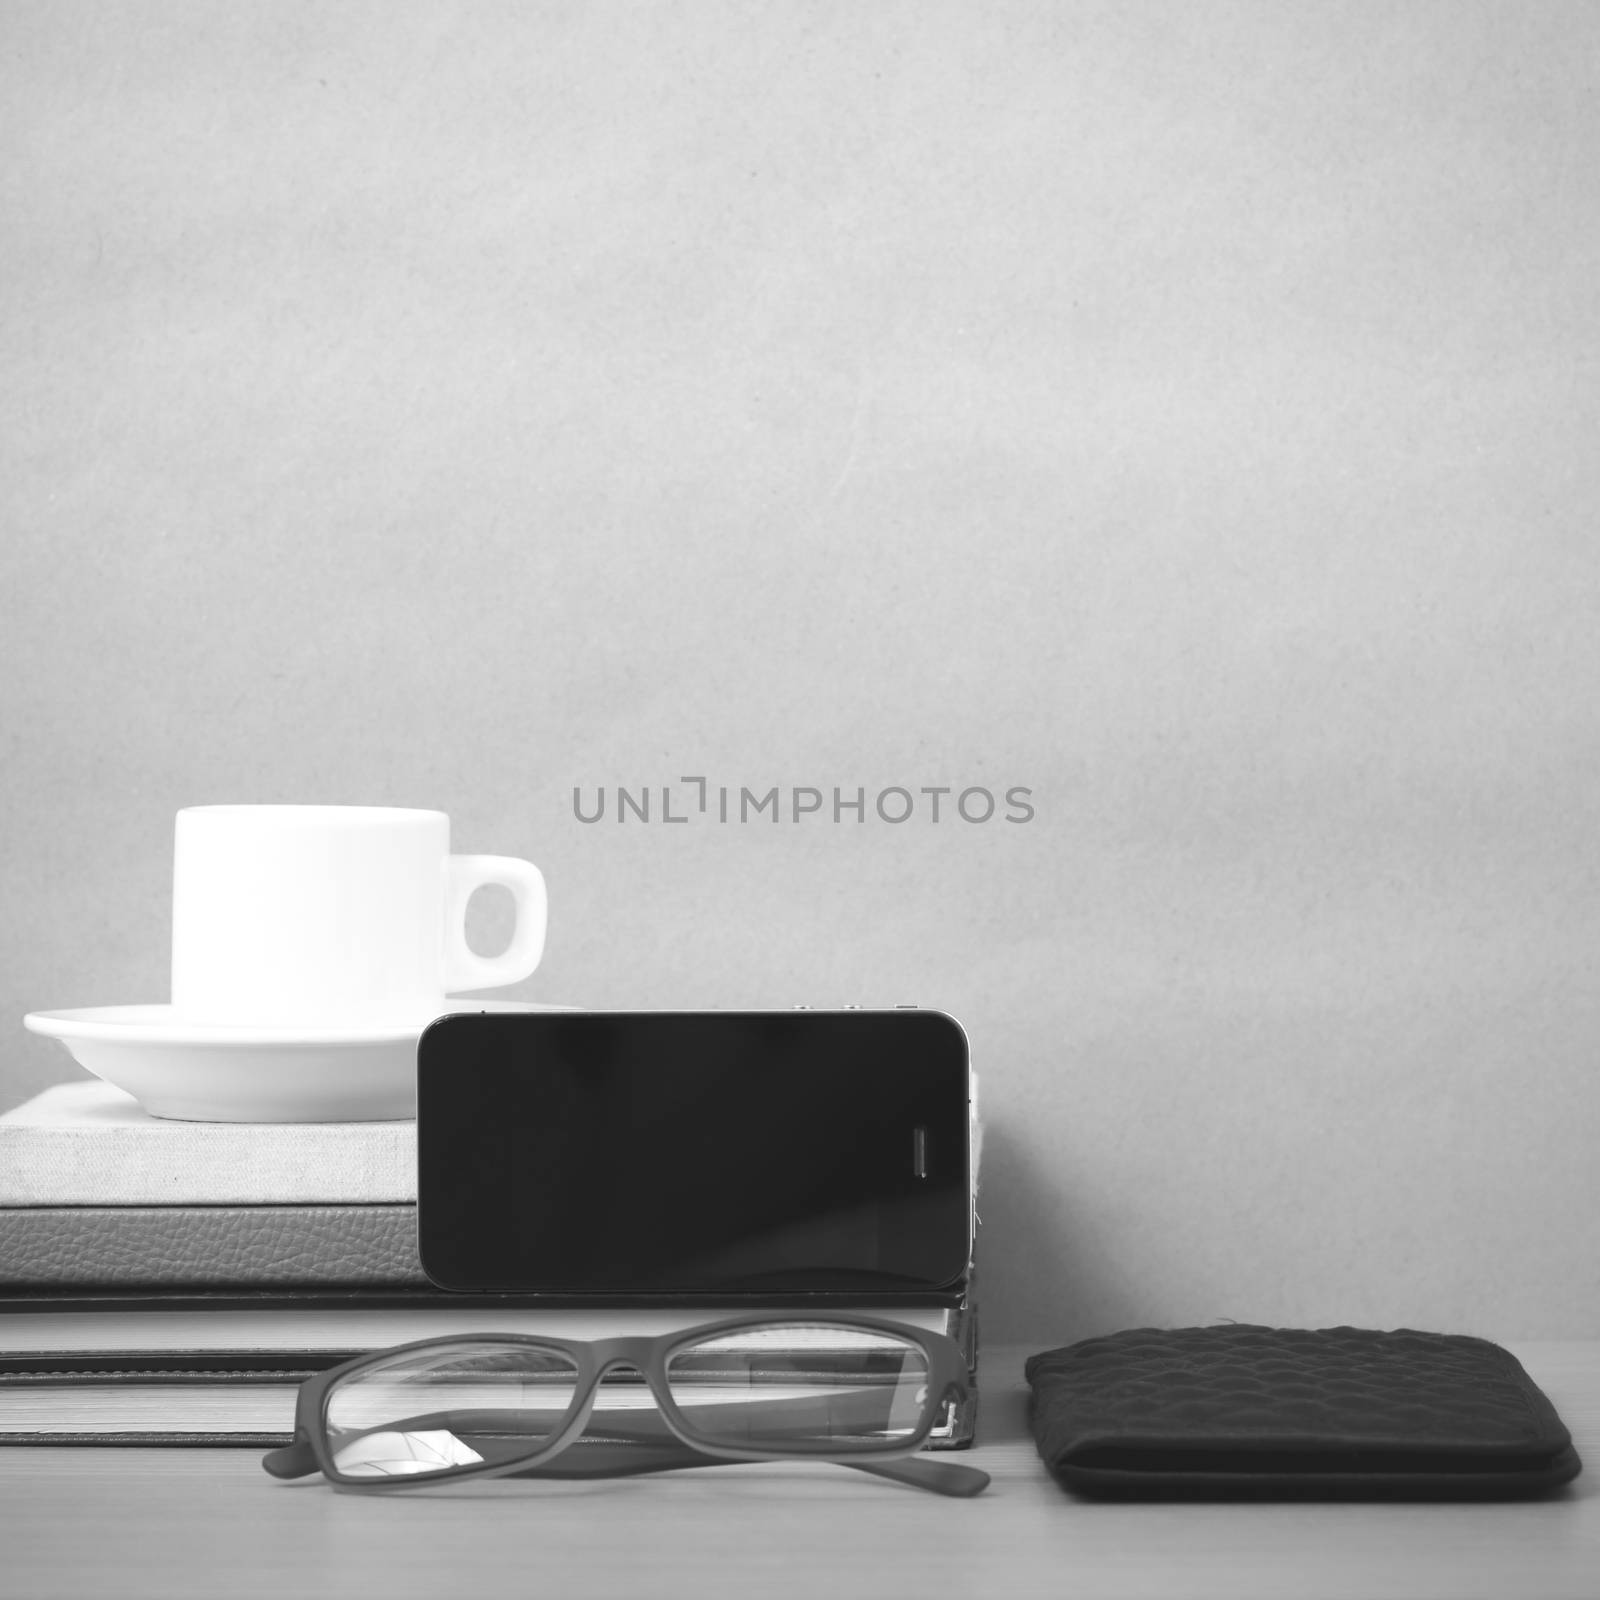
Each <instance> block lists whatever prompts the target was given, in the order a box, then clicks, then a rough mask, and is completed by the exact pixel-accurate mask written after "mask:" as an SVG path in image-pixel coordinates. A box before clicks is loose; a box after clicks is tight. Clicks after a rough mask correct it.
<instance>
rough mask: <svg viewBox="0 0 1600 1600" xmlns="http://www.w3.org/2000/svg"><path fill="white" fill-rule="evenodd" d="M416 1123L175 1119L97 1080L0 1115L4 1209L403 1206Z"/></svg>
mask: <svg viewBox="0 0 1600 1600" xmlns="http://www.w3.org/2000/svg"><path fill="white" fill-rule="evenodd" d="M416 1198H417V1125H416V1123H415V1122H172V1121H168V1120H166V1119H164V1118H161V1117H152V1116H151V1115H150V1114H149V1113H148V1112H146V1111H145V1110H143V1109H142V1108H141V1107H140V1105H139V1103H138V1101H137V1100H135V1099H134V1098H133V1097H132V1096H131V1095H127V1094H124V1093H123V1092H122V1090H120V1089H116V1088H113V1087H112V1086H111V1085H110V1084H109V1083H102V1082H101V1081H100V1080H99V1079H98V1078H90V1079H86V1080H84V1081H82V1082H76V1083H58V1084H56V1085H55V1086H54V1087H53V1088H50V1089H46V1090H44V1091H43V1092H42V1093H40V1094H37V1095H35V1096H34V1097H33V1099H31V1100H29V1101H27V1102H26V1103H25V1104H23V1105H20V1106H18V1107H16V1109H15V1110H12V1111H8V1112H6V1113H5V1114H4V1115H3V1116H0V1206H110V1205H130V1206H174V1205H394V1204H403V1203H406V1202H409V1201H415V1199H416Z"/></svg>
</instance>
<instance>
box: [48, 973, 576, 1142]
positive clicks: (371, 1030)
mask: <svg viewBox="0 0 1600 1600" xmlns="http://www.w3.org/2000/svg"><path fill="white" fill-rule="evenodd" d="M577 1009H579V1008H578V1007H576V1006H546V1005H535V1004H532V1003H530V1002H524V1001H520V1000H446V1001H445V1002H444V1003H443V1006H442V1008H441V1009H440V1012H439V1015H440V1016H446V1015H449V1014H450V1013H451V1012H455V1011H575V1010H577ZM432 1020H433V1018H431V1017H430V1018H427V1019H426V1020H421V1021H418V1020H412V1021H410V1022H395V1023H390V1024H382V1025H380V1024H372V1025H369V1026H360V1027H351V1028H339V1029H333V1028H322V1029H314V1028H246V1027H237V1028H235V1027H228V1026H225V1025H223V1024H220V1023H200V1022H184V1021H182V1020H180V1019H179V1018H178V1017H177V1016H176V1015H175V1014H174V1012H173V1009H172V1007H171V1006H90V1007H85V1008H82V1009H79V1010H75V1011H31V1012H29V1013H28V1015H27V1016H25V1017H24V1018H23V1019H22V1025H23V1026H24V1027H25V1028H28V1029H29V1030H31V1031H32V1032H34V1033H42V1034H44V1035H45V1037H46V1038H50V1039H59V1040H60V1041H61V1043H62V1044H63V1045H65V1046H66V1049H67V1052H68V1054H69V1055H71V1056H72V1058H73V1060H74V1061H76V1062H77V1063H78V1065H79V1066H81V1067H84V1068H86V1069H87V1070H88V1071H90V1072H92V1073H93V1074H94V1075H95V1076H96V1077H97V1078H104V1079H105V1081H106V1082H107V1083H114V1084H115V1085H116V1086H117V1087H118V1088H119V1089H123V1090H126V1091H127V1093H129V1094H131V1095H132V1096H133V1097H134V1099H135V1100H137V1101H138V1102H139V1104H140V1105H142V1106H143V1107H144V1108H145V1110H146V1111H148V1112H149V1113H150V1115H151V1116H153V1117H169V1118H172V1119H174V1120H176V1121H180V1122H386V1121H392V1120H395V1119H398V1118H402V1117H414V1116H415V1115H416V1114H417V1039H418V1037H419V1036H420V1035H421V1033H422V1030H423V1029H424V1028H425V1027H426V1026H427V1025H428V1022H431V1021H432Z"/></svg>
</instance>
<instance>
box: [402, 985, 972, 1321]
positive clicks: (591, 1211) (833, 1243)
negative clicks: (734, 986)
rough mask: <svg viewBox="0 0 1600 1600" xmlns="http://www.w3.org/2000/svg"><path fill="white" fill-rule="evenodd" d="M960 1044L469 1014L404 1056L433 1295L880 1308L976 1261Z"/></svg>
mask: <svg viewBox="0 0 1600 1600" xmlns="http://www.w3.org/2000/svg"><path fill="white" fill-rule="evenodd" d="M968 1096H969V1070H968V1057H967V1044H966V1036H965V1034H963V1032H962V1030H961V1028H960V1025H959V1024H958V1023H956V1022H955V1021H954V1019H952V1018H950V1017H948V1016H946V1015H944V1014H943V1013H942V1012H937V1011H920V1010H916V1011H914V1010H910V1009H904V1010H898V1011H859V1012H858V1011H841V1012H806V1011H795V1012H562V1013H556V1012H547V1013H524V1014H512V1013H488V1012H465V1013H459V1014H456V1015H452V1016H448V1017H444V1018H441V1019H440V1020H439V1021H438V1022H435V1023H434V1024H433V1025H432V1026H431V1027H429V1028H428V1029H427V1030H426V1031H425V1032H424V1033H423V1035H422V1039H421V1041H420V1043H419V1046H418V1051H417V1202H418V1205H417V1212H418V1235H419V1248H420V1252H421V1257H422V1264H423V1269H424V1270H425V1271H426V1273H427V1274H428V1276H429V1277H430V1278H431V1279H433V1281H434V1282H435V1283H437V1284H439V1285H440V1286H441V1287H444V1288H447V1289H463V1290H502V1291H517V1292H525V1293H549V1294H578V1295H582V1294H607V1293H635V1294H642V1293H653V1294H700V1293H724V1292H725V1293H740V1294H759V1293H773V1294H787V1293H791V1292H822V1291H828V1292H862V1293H872V1294H882V1293H885V1292H891V1293H892V1292H896V1291H919V1290H931V1289H941V1288H946V1287H948V1286H950V1285H953V1284H955V1283H958V1282H959V1281H960V1280H961V1278H962V1276H963V1274H964V1273H965V1271H966V1269H967V1265H968V1261H969V1257H970V1254H971V1245H972V1221H971V1218H972V1199H971V1179H970V1173H969V1165H968V1163H969V1157H970V1152H969V1131H970V1130H969V1110H968Z"/></svg>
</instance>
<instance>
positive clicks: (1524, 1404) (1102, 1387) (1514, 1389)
mask: <svg viewBox="0 0 1600 1600" xmlns="http://www.w3.org/2000/svg"><path fill="white" fill-rule="evenodd" d="M1026 1372H1027V1378H1028V1383H1029V1385H1030V1386H1031V1390H1032V1393H1031V1396H1030V1400H1029V1407H1028V1417H1029V1422H1030V1424H1031V1426H1032V1428H1033V1436H1034V1440H1035V1442H1036V1443H1037V1444H1038V1446H1039V1454H1040V1455H1041V1456H1042V1457H1043V1458H1044V1462H1045V1465H1046V1466H1048V1467H1049V1469H1050V1471H1051V1472H1052V1473H1053V1474H1054V1475H1055V1477H1056V1478H1057V1479H1058V1480H1059V1481H1060V1482H1061V1483H1063V1484H1065V1485H1066V1487H1067V1488H1069V1489H1072V1490H1075V1491H1077V1492H1078V1493H1081V1494H1086V1495H1095V1496H1117V1497H1122V1498H1130V1497H1136V1496H1142V1497H1162V1498H1173V1497H1207V1498H1212V1497H1218V1498H1220V1497H1257V1498H1260V1497H1312V1498H1318V1499H1331V1498H1339V1499H1346V1498H1357V1499H1506V1498H1511V1497H1515V1496H1520V1495H1527V1494H1537V1493H1540V1492H1542V1491H1546V1490H1549V1489H1553V1488H1556V1487H1558V1486H1559V1485H1561V1484H1564V1483H1567V1482H1570V1481H1571V1479H1573V1478H1575V1477H1577V1475H1578V1473H1579V1472H1580V1471H1581V1470H1582V1464H1581V1463H1580V1462H1579V1460H1578V1456H1577V1452H1576V1451H1575V1450H1574V1449H1573V1448H1572V1439H1571V1436H1570V1435H1569V1434H1568V1432H1567V1430H1566V1428H1565V1426H1564V1425H1563V1424H1562V1421H1561V1418H1560V1417H1559V1416H1557V1415H1556V1412H1555V1408H1554V1407H1553V1406H1552V1405H1551V1404H1550V1402H1549V1400H1548V1399H1546V1398H1545V1395H1544V1394H1543V1392H1542V1391H1541V1390H1540V1389H1539V1387H1538V1385H1537V1384H1535V1383H1534V1381H1533V1380H1532V1379H1531V1378H1530V1377H1529V1376H1528V1374H1527V1373H1526V1372H1524V1371H1523V1369H1522V1366H1521V1364H1520V1363H1519V1362H1518V1361H1517V1359H1516V1358H1515V1357H1514V1356H1513V1355H1512V1354H1511V1353H1510V1352H1509V1351H1508V1350H1503V1349H1501V1347H1500V1346H1499V1345H1497V1344H1491V1343H1490V1342H1489V1341H1488V1340H1487V1339H1475V1338H1469V1337H1467V1336H1465V1335H1462V1334H1443V1333H1417V1332H1414V1331H1413V1330H1411V1329H1409V1328H1400V1329H1397V1330H1395V1331H1394V1332H1392V1333H1382V1332H1378V1331H1376V1330H1373V1329H1368V1328H1320V1329H1306V1328H1263V1327H1250V1326H1245V1325H1242V1324H1228V1325H1224V1326H1220V1327H1210V1328H1171V1329H1161V1328H1134V1329H1130V1330H1128V1331H1127V1332H1124V1333H1114V1334H1111V1335H1109V1336H1108V1337H1106V1338H1100V1339H1085V1340H1083V1341H1082V1342H1081V1343H1078V1344H1072V1345H1067V1346H1065V1347H1064V1348H1062V1349H1060V1350H1048V1351H1045V1352H1044V1353H1043V1354H1041V1355H1036V1356H1032V1357H1030V1358H1029V1361H1028V1364H1027V1368H1026Z"/></svg>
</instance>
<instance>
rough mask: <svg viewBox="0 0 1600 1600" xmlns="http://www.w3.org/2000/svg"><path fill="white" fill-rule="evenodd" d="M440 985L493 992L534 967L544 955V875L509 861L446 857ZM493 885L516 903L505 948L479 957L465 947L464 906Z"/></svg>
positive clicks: (510, 858)
mask: <svg viewBox="0 0 1600 1600" xmlns="http://www.w3.org/2000/svg"><path fill="white" fill-rule="evenodd" d="M446 871H447V874H448V876H447V879H446V884H447V888H446V893H445V959H444V986H445V989H446V991H454V990H456V989H494V988H497V987H499V985H501V984H504V983H517V982H520V981H521V980H522V979H523V978H526V977H527V976H528V974H529V973H530V972H532V971H533V969H534V968H535V967H537V966H538V965H539V958H540V957H541V956H542V955H543V954H544V930H545V921H546V917H547V913H548V909H549V903H548V901H547V899H546V896H545V889H544V874H543V873H542V872H540V871H539V869H538V868H537V867H536V866H534V864H533V863H532V862H531V861H519V860H518V859H517V857H515V856H451V857H450V858H449V860H448V862H447V863H446ZM491 883H498V884H501V885H503V886H504V887H505V888H507V889H509V890H510V891H511V893H512V896H513V897H514V899H515V900H516V903H517V925H516V927H515V929H514V930H513V931H512V934H511V943H510V944H509V945H508V946H507V947H506V948H505V950H504V951H502V952H501V954H499V955H497V956H480V955H478V954H477V953H476V952H475V951H474V950H473V949H472V948H471V947H470V946H469V945H468V944H467V901H468V900H470V899H471V898H472V891H473V890H474V889H481V888H483V887H484V885H486V884H491Z"/></svg>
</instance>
